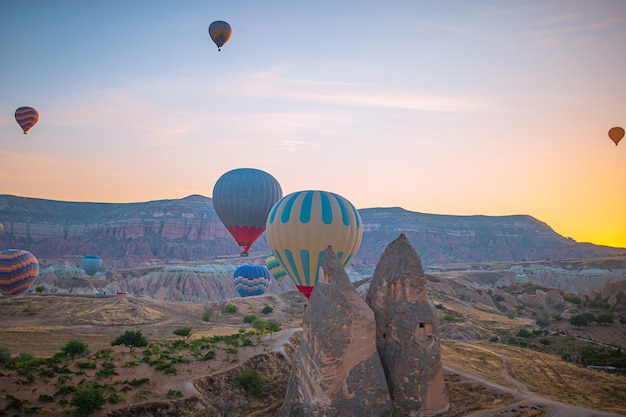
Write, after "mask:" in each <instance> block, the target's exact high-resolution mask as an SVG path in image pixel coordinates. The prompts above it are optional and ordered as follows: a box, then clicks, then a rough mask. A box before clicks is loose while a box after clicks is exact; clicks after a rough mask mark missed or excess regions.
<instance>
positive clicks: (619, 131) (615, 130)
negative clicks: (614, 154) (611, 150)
mask: <svg viewBox="0 0 626 417" xmlns="http://www.w3.org/2000/svg"><path fill="white" fill-rule="evenodd" d="M609 137H610V138H611V140H612V141H613V142H615V146H617V144H618V143H619V141H620V140H622V138H623V137H624V128H622V127H619V126H616V127H612V128H611V129H609Z"/></svg>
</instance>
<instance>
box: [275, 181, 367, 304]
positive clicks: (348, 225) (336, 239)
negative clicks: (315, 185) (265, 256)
mask: <svg viewBox="0 0 626 417" xmlns="http://www.w3.org/2000/svg"><path fill="white" fill-rule="evenodd" d="M266 232H267V242H268V244H269V246H270V249H272V252H273V253H274V256H276V259H277V260H278V262H280V264H281V265H282V267H283V268H284V269H285V271H286V272H287V274H289V276H290V277H291V279H292V280H293V281H294V283H295V284H296V287H298V291H300V292H301V293H302V294H304V295H305V296H306V297H307V298H309V297H310V295H311V291H313V287H314V286H315V284H316V283H317V281H318V279H319V275H318V271H319V267H320V264H321V261H322V255H323V253H324V251H325V250H326V248H327V247H328V246H332V248H333V251H334V252H335V254H336V255H337V257H338V258H339V260H340V261H341V263H342V264H343V266H344V267H345V266H347V265H348V264H349V263H350V261H351V260H352V258H353V257H354V255H355V254H356V252H357V251H358V250H359V246H360V245H361V238H362V236H363V225H362V224H361V216H360V215H359V213H358V211H357V210H356V208H355V207H354V206H353V205H352V203H350V202H349V201H348V200H346V199H345V198H344V197H342V196H340V195H338V194H334V193H331V192H327V191H317V190H308V191H298V192H295V193H292V194H289V195H287V196H285V197H283V198H282V199H281V200H279V201H278V202H277V203H276V204H275V205H274V207H273V208H272V211H270V214H269V217H268V219H267V226H266Z"/></svg>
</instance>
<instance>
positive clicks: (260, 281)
mask: <svg viewBox="0 0 626 417" xmlns="http://www.w3.org/2000/svg"><path fill="white" fill-rule="evenodd" d="M233 278H234V280H235V288H236V289H237V292H238V293H239V295H241V296H242V297H249V296H253V295H262V294H265V291H266V290H267V289H268V288H269V286H270V271H269V270H268V269H267V268H266V267H264V266H259V265H242V266H240V267H239V268H237V269H236V270H235V274H234V275H233Z"/></svg>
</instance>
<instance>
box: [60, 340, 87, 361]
mask: <svg viewBox="0 0 626 417" xmlns="http://www.w3.org/2000/svg"><path fill="white" fill-rule="evenodd" d="M87 352H89V346H87V343H85V342H82V341H80V340H70V341H69V342H67V343H66V344H65V345H64V346H63V347H62V348H61V353H63V354H64V355H65V356H69V357H71V358H72V360H74V358H75V357H76V356H83V355H85V354H86V353H87Z"/></svg>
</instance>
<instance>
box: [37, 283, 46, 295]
mask: <svg viewBox="0 0 626 417" xmlns="http://www.w3.org/2000/svg"><path fill="white" fill-rule="evenodd" d="M45 290H46V287H44V286H43V285H37V286H36V287H35V292H38V293H42V292H44V291H45Z"/></svg>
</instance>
